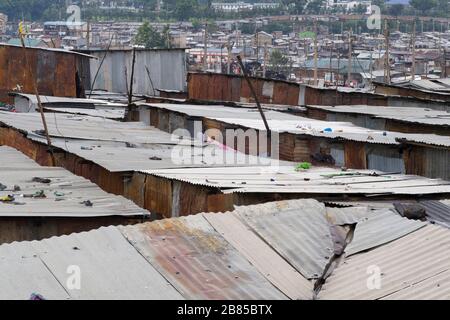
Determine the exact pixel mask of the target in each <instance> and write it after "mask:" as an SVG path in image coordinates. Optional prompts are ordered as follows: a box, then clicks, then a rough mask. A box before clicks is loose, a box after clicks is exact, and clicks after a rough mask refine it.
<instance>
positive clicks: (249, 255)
mask: <svg viewBox="0 0 450 320" xmlns="http://www.w3.org/2000/svg"><path fill="white" fill-rule="evenodd" d="M292 202H295V201H292ZM263 206H265V205H260V206H259V207H260V208H261V209H262V207H263ZM243 210H245V209H244V208H243ZM204 217H205V218H206V220H208V222H209V223H210V224H211V225H212V226H213V228H214V229H216V230H217V232H219V233H220V234H221V235H222V237H224V238H225V239H226V240H227V241H228V242H229V243H230V244H231V245H232V246H233V247H235V248H236V249H237V250H238V251H239V252H240V253H241V254H242V255H243V256H244V257H245V258H246V259H247V260H248V261H249V262H250V263H251V264H252V265H253V266H255V268H256V269H258V271H259V272H260V273H261V274H263V275H264V276H265V277H266V278H267V279H268V280H269V281H270V282H271V283H272V284H273V285H274V286H275V287H277V288H278V289H279V290H281V291H282V292H283V293H284V294H285V295H287V296H288V297H289V298H290V299H293V300H310V299H312V292H313V283H312V282H311V281H308V280H306V278H304V277H303V276H302V275H301V274H300V273H299V272H298V271H297V270H295V269H294V268H293V267H292V266H291V265H290V264H288V263H287V262H286V261H285V260H284V259H283V258H282V257H280V256H279V255H278V254H277V253H276V252H275V251H273V249H272V248H271V247H270V246H269V245H267V244H266V243H265V242H264V241H263V240H262V239H261V238H260V237H258V236H257V235H256V234H255V233H254V232H253V231H252V230H251V229H250V228H249V227H248V226H246V225H245V224H244V223H243V222H242V221H241V220H240V219H239V216H237V215H235V214H233V213H230V212H229V213H226V214H220V213H217V214H215V213H214V214H213V213H211V214H204Z"/></svg>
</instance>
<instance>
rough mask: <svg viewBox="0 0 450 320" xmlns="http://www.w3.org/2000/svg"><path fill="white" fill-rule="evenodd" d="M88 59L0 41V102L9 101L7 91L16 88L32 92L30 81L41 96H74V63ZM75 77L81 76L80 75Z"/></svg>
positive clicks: (75, 74) (78, 55)
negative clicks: (34, 83)
mask: <svg viewBox="0 0 450 320" xmlns="http://www.w3.org/2000/svg"><path fill="white" fill-rule="evenodd" d="M25 52H26V56H25ZM89 59H90V57H89V56H87V55H82V54H77V53H74V52H68V51H62V50H48V49H43V48H26V49H25V50H24V49H23V48H22V47H18V46H10V45H5V44H1V45H0V73H1V74H2V77H1V80H0V101H2V102H5V103H12V98H11V97H9V96H8V92H11V91H13V90H14V89H15V88H18V87H20V90H19V91H20V92H22V93H30V94H34V90H33V81H36V84H37V88H38V91H39V93H40V94H42V95H49V96H61V97H77V80H76V77H77V71H78V70H77V63H79V62H80V61H81V60H89ZM27 61H28V63H29V64H30V67H29V66H28V65H27ZM30 69H31V72H32V76H30ZM78 76H80V77H81V74H78Z"/></svg>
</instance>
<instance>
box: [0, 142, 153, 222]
mask: <svg viewBox="0 0 450 320" xmlns="http://www.w3.org/2000/svg"><path fill="white" fill-rule="evenodd" d="M30 161H31V160H30V159H29V158H27V157H26V156H25V155H23V154H22V153H20V152H19V151H17V150H15V149H12V148H9V147H0V183H2V184H3V185H5V186H6V189H5V190H2V191H0V196H7V195H13V196H14V198H15V201H14V202H0V217H104V216H143V215H145V216H147V215H150V213H149V212H148V211H147V210H145V209H142V208H140V207H138V206H137V205H136V204H134V203H133V202H132V201H130V200H128V199H125V198H124V197H122V196H116V195H113V194H110V193H107V192H105V191H103V190H102V189H100V188H99V187H98V186H97V185H96V184H94V183H92V182H90V181H89V180H87V179H85V178H83V177H79V176H76V175H74V174H72V173H70V172H69V171H67V170H65V169H63V168H58V167H41V166H39V165H37V164H36V163H35V162H34V161H31V162H30ZM35 177H38V178H41V179H50V182H49V183H40V182H33V181H32V180H33V178H35ZM14 186H19V188H20V190H17V191H14ZM40 191H43V192H44V194H45V198H40V197H27V195H33V194H35V193H36V192H40ZM87 200H89V201H91V202H92V204H93V205H92V206H86V205H85V204H84V203H83V202H84V201H87Z"/></svg>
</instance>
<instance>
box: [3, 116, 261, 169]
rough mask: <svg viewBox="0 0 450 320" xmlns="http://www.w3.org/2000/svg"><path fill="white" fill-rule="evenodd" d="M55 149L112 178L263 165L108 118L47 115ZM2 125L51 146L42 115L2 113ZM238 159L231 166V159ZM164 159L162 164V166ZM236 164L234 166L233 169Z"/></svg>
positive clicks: (224, 150) (227, 151)
mask: <svg viewBox="0 0 450 320" xmlns="http://www.w3.org/2000/svg"><path fill="white" fill-rule="evenodd" d="M46 120H47V125H48V129H49V133H50V136H52V144H53V145H54V146H56V147H58V148H61V149H63V150H65V151H67V152H70V153H73V154H76V155H78V156H80V157H82V158H84V159H87V160H91V161H92V162H94V163H97V164H99V165H100V166H102V167H104V168H106V169H108V170H109V171H111V172H119V171H133V170H146V169H161V168H180V167H204V166H206V167H223V166H227V165H228V166H235V165H236V163H239V164H241V165H244V166H246V165H252V164H254V163H259V164H261V161H260V160H261V159H260V158H257V157H255V156H250V155H245V154H243V153H239V152H236V151H234V150H231V149H230V148H223V147H222V146H220V145H218V144H217V143H201V142H199V141H196V142H195V143H194V142H193V140H192V139H190V138H183V139H182V140H180V139H179V137H178V136H176V135H171V134H169V133H167V132H163V131H161V130H158V129H156V128H154V127H150V126H147V125H145V124H144V123H142V122H118V121H113V120H109V119H105V118H99V117H89V116H78V115H68V114H61V113H47V114H46ZM0 122H2V123H4V124H5V125H7V126H11V127H13V128H16V129H17V130H21V131H25V132H27V136H28V138H30V139H32V140H35V141H38V142H40V143H44V144H46V139H45V137H44V136H43V135H41V132H40V131H41V130H42V121H41V120H40V114H39V113H11V112H0ZM230 158H232V159H236V162H234V161H228V163H227V161H225V159H230ZM159 159H161V160H159ZM229 162H231V163H229Z"/></svg>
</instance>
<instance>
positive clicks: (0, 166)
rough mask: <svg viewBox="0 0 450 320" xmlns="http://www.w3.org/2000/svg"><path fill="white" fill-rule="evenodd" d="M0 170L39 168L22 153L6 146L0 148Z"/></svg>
mask: <svg viewBox="0 0 450 320" xmlns="http://www.w3.org/2000/svg"><path fill="white" fill-rule="evenodd" d="M0 159H1V161H0V170H11V171H12V170H17V169H20V168H41V166H40V165H39V164H37V162H35V161H33V160H32V159H30V158H28V157H27V156H25V155H24V154H23V153H22V152H20V151H17V150H16V149H14V148H11V147H7V146H0Z"/></svg>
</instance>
